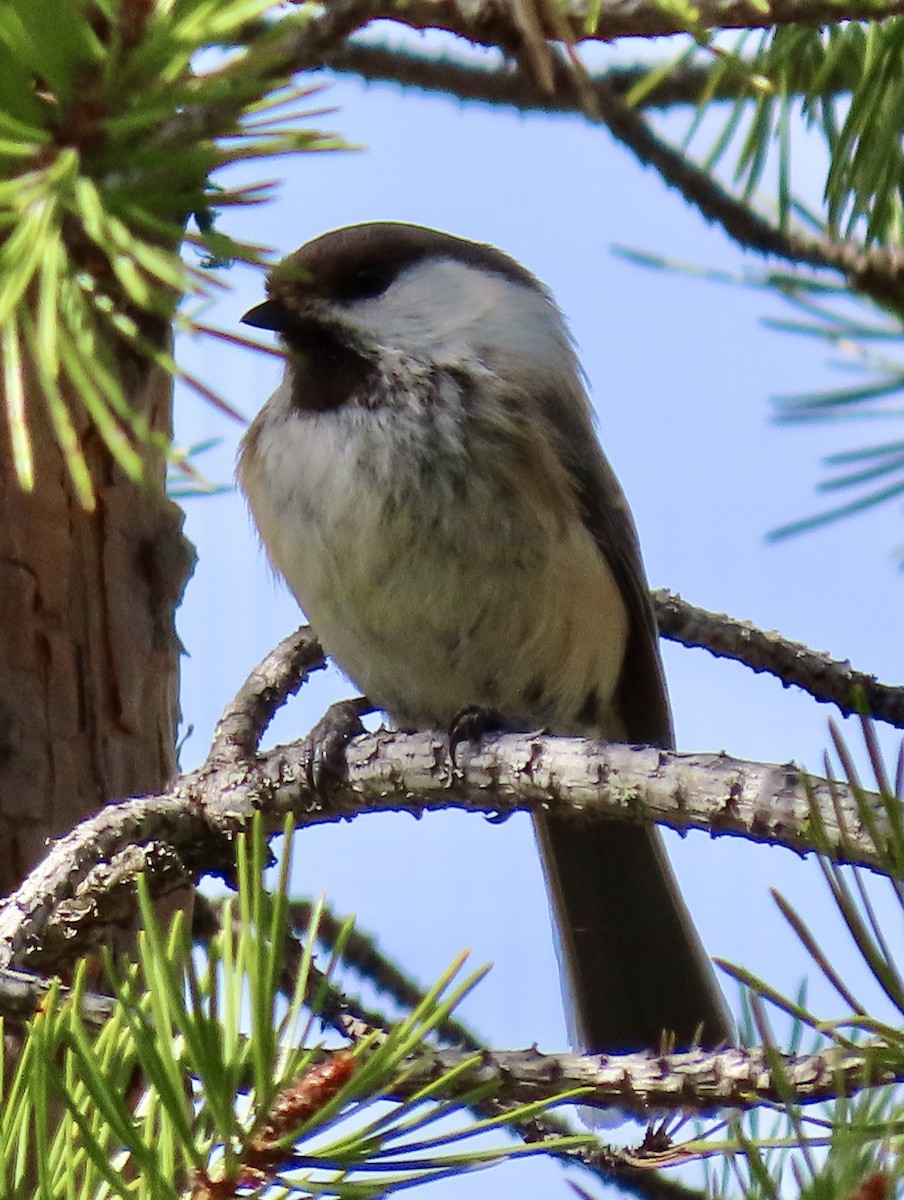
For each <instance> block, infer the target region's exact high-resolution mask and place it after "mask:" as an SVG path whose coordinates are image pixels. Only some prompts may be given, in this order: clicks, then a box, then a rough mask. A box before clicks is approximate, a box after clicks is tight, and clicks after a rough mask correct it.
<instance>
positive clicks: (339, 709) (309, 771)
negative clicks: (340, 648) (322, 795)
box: [304, 696, 374, 792]
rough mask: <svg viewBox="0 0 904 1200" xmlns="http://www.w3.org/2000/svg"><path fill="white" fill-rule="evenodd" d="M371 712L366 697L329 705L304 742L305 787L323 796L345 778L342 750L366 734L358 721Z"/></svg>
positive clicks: (346, 762) (345, 760)
mask: <svg viewBox="0 0 904 1200" xmlns="http://www.w3.org/2000/svg"><path fill="white" fill-rule="evenodd" d="M373 711H374V706H373V705H372V704H371V702H370V701H369V700H368V699H367V697H366V696H358V697H357V698H356V699H355V700H339V701H338V702H337V703H336V704H331V705H330V707H329V708H328V709H327V710H326V712H325V713H324V714H323V716H322V717H321V718H320V720H319V721H318V722H317V724H316V725H315V726H314V728H313V729H312V730H311V732H310V733H309V734H308V736H307V738H306V739H305V741H306V745H305V750H304V770H305V775H306V777H307V781H308V786H309V787H310V788H311V789H312V790H313V791H316V792H324V791H326V790H327V789H328V788H330V787H331V786H332V785H333V784H336V783H341V782H342V781H343V780H344V779H345V778H346V777H347V775H348V760H347V758H346V754H345V752H346V750H347V748H348V744H349V742H350V741H351V740H352V738H355V737H357V736H358V735H359V734H361V733H366V732H367V731H366V730H365V728H364V726H363V725H362V723H361V718H362V717H363V716H366V715H367V713H371V712H373Z"/></svg>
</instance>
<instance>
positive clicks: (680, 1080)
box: [405, 1042, 904, 1117]
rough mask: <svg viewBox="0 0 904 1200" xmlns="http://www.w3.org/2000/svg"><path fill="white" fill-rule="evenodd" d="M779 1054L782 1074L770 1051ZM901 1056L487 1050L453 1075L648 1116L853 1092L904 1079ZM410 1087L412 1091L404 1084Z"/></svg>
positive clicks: (455, 1061) (430, 1063) (846, 1051)
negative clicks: (574, 1096)
mask: <svg viewBox="0 0 904 1200" xmlns="http://www.w3.org/2000/svg"><path fill="white" fill-rule="evenodd" d="M468 1057H469V1052H468V1051H466V1050H446V1049H442V1050H437V1051H429V1052H428V1053H426V1054H424V1055H423V1057H422V1058H420V1060H419V1062H418V1064H417V1065H416V1066H413V1067H412V1068H411V1071H410V1074H406V1079H405V1091H406V1094H413V1093H415V1092H417V1091H418V1089H419V1088H422V1087H425V1086H426V1085H427V1084H429V1083H433V1082H435V1081H436V1080H437V1079H439V1078H441V1076H442V1075H443V1074H444V1073H445V1072H447V1071H449V1070H451V1069H453V1068H455V1067H457V1066H460V1065H461V1064H462V1063H463V1062H464V1061H467V1059H468ZM775 1057H777V1059H778V1062H779V1063H780V1069H781V1075H782V1076H783V1077H779V1076H778V1075H777V1073H776V1070H775V1065H774V1059H775ZM892 1061H895V1062H896V1063H898V1064H899V1061H900V1060H899V1056H897V1055H894V1056H892V1055H891V1054H890V1052H889V1049H888V1047H887V1046H885V1045H884V1043H878V1042H876V1043H872V1044H869V1043H868V1044H866V1045H863V1046H857V1047H853V1048H851V1047H841V1046H832V1047H830V1048H829V1049H827V1050H823V1051H820V1052H819V1053H816V1054H807V1055H780V1054H778V1052H777V1051H774V1050H760V1049H754V1050H748V1049H740V1048H735V1047H729V1048H727V1049H724V1050H717V1051H711V1050H691V1051H688V1052H686V1053H682V1054H649V1053H639V1054H619V1055H600V1054H541V1053H540V1051H539V1050H537V1049H535V1048H532V1049H529V1050H508V1051H490V1050H487V1051H484V1052H483V1053H482V1054H481V1055H480V1058H479V1060H478V1061H476V1062H475V1064H474V1066H473V1067H472V1068H471V1070H470V1071H467V1072H466V1073H464V1074H463V1075H462V1076H460V1077H459V1079H457V1080H456V1087H460V1088H461V1091H462V1092H465V1091H467V1090H468V1089H470V1088H473V1087H479V1086H483V1085H492V1089H493V1096H494V1097H495V1098H496V1099H497V1100H498V1101H499V1102H500V1103H502V1104H526V1103H530V1102H531V1101H533V1100H548V1099H551V1098H552V1097H554V1096H556V1095H558V1094H559V1093H561V1092H564V1091H568V1090H570V1089H572V1088H581V1087H586V1088H588V1089H589V1090H588V1092H587V1094H586V1095H583V1096H581V1097H580V1099H579V1101H577V1103H580V1104H582V1105H583V1104H588V1105H591V1106H593V1107H598V1108H607V1107H613V1106H614V1107H617V1108H619V1109H621V1110H622V1111H624V1112H630V1113H634V1114H635V1115H637V1116H640V1117H648V1116H649V1115H650V1114H651V1112H655V1111H656V1110H657V1109H659V1110H662V1109H669V1110H672V1111H675V1110H684V1111H686V1112H697V1113H700V1114H713V1113H715V1112H717V1111H718V1110H719V1109H722V1108H726V1107H729V1108H737V1109H750V1108H754V1107H756V1106H757V1105H758V1104H762V1103H764V1102H767V1101H768V1102H773V1103H778V1104H783V1103H784V1102H785V1101H786V1100H787V1098H788V1095H789V1093H793V1095H794V1099H795V1102H796V1103H799V1104H815V1103H817V1102H819V1101H823V1100H827V1099H831V1098H832V1097H834V1096H838V1095H846V1096H849V1095H851V1094H852V1093H853V1092H856V1091H859V1090H860V1089H862V1088H864V1087H875V1086H878V1085H882V1084H889V1083H895V1082H898V1081H900V1080H901V1079H902V1078H904V1071H902V1069H901V1067H900V1065H898V1066H896V1067H892V1066H890V1065H887V1064H889V1063H890V1062H892ZM409 1088H410V1089H411V1093H408V1089H409Z"/></svg>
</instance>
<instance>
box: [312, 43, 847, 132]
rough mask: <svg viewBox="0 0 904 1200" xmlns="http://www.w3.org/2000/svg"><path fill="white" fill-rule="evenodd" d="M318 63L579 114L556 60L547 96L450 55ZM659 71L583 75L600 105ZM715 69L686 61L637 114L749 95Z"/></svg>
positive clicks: (338, 58)
mask: <svg viewBox="0 0 904 1200" xmlns="http://www.w3.org/2000/svg"><path fill="white" fill-rule="evenodd" d="M323 65H324V66H325V67H327V68H328V69H329V70H330V71H333V72H336V73H338V74H348V75H356V76H358V77H359V78H360V79H364V80H366V81H368V82H371V83H397V84H399V85H401V86H402V87H409V88H417V89H418V90H420V91H423V92H437V93H440V94H441V95H448V96H455V97H456V98H457V99H459V100H465V101H468V100H471V101H476V102H478V103H481V104H493V105H499V106H501V107H509V108H516V109H518V110H519V111H521V112H546V113H563V114H574V115H584V110H583V108H582V106H581V103H580V100H579V98H578V97H577V96H575V95H574V88H573V85H572V84H571V82H570V75H571V69H570V67H569V66H568V65H567V64H565V63H564V62H563V61H562V59H561V57H560V56H558V55H557V56H556V58H555V60H554V70H555V77H556V86H555V89H554V90H553V91H552V92H551V93H550V92H545V91H544V90H543V89H542V88H540V87H539V85H538V84H537V81H536V79H535V78H534V76H533V75H532V74H531V73H530V72H529V71H526V70H525V69H524V67H523V66H521V65H520V64H519V63H512V64H505V65H502V66H493V67H488V66H485V65H484V64H482V63H476V62H465V61H464V60H462V59H456V58H453V57H450V56H446V57H442V58H436V57H430V56H428V55H424V54H418V53H416V52H415V51H413V50H409V49H402V48H397V47H394V46H388V45H385V46H384V45H374V44H372V43H369V42H367V43H365V42H359V41H354V40H350V41H347V42H345V43H343V44H342V45H340V46H338V47H337V48H336V49H335V50H332V51H330V53H329V55H328V57H327V58H326V60H325V61H324V63H323ZM657 71H658V65H657V66H653V67H651V66H649V65H644V64H640V63H638V64H637V65H636V66H616V67H610V68H609V69H608V70H607V71H604V72H602V73H600V74H593V73H588V76H587V86H588V87H589V89H590V91H591V93H592V94H593V95H594V96H596V97H597V99H599V95H600V93H601V92H603V91H604V90H605V89H611V91H613V92H614V93H615V94H616V95H617V96H622V97H624V96H626V95H627V94H628V93H629V92H630V91H631V89H632V88H634V87H636V86H637V85H638V84H640V83H642V82H643V81H644V80H646V79H647V78H648V77H649V76H650V75H651V74H654V73H656V72H657ZM712 73H713V72H712V65H711V64H710V63H703V62H684V63H681V64H679V65H676V66H675V67H674V68H673V69H672V70H671V71H669V72H668V74H666V75H664V76H663V77H662V78H660V79H658V80H657V81H656V83H655V84H654V85H653V86H652V87H651V88H650V90H649V91H648V92H644V95H643V96H642V98H641V99H640V100H639V101H638V107H639V108H641V109H644V110H646V109H664V108H672V107H674V106H675V105H681V104H690V105H695V104H697V102H698V101H699V99H700V96H701V95H702V93H703V92H704V89H709V88H710V87H712V90H711V91H709V90H707V95H708V96H709V97H710V98H711V99H712V100H716V101H718V100H737V99H739V98H740V97H743V96H746V95H749V94H750V91H751V89H750V77H749V74H747V73H745V72H744V71H743V70H739V71H736V72H726V71H720V72H719V74H718V81H717V82H716V83H715V85H711V79H712ZM849 76H850V72H848V71H845V70H844V69H843V66H842V65H839V66H838V67H836V68H835V69H834V70H829V71H826V72H824V76H821V77H820V79H819V80H818V91H817V92H816V93H815V94H816V95H819V96H838V95H843V94H845V93H848V92H850V90H851V84H852V80H851V79H850V77H849ZM812 83H813V81H812V79H810V78H809V77H808V76H807V74H805V73H804V72H803V71H801V73H800V78H799V79H797V80H793V79H792V81H791V82H790V84H787V83H786V86H788V88H789V94H791V95H795V94H798V93H799V94H801V95H813V94H814V93H813V91H812V86H811V85H812Z"/></svg>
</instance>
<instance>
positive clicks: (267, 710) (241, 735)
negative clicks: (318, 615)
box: [208, 625, 326, 762]
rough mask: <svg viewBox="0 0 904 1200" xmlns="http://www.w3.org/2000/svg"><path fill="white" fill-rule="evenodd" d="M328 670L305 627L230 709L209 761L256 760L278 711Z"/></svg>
mask: <svg viewBox="0 0 904 1200" xmlns="http://www.w3.org/2000/svg"><path fill="white" fill-rule="evenodd" d="M325 666H326V657H325V655H324V653H323V650H322V648H321V646H320V643H319V642H318V641H317V638H316V636H315V635H314V632H313V631H312V629H311V628H310V626H308V625H302V627H301V628H300V629H297V630H296V631H295V632H294V633H291V634H289V636H288V637H286V638H283V640H282V641H281V642H280V643H279V645H278V646H276V647H275V649H273V650H271V651H270V653H269V654H268V655H267V657H266V658H265V659H264V660H263V661H262V662H260V663H258V665H257V666H256V667H255V668H254V670H253V671H252V672H251V674H250V675H249V676H248V678H247V679H246V680H245V682H244V683H243V684H242V686H241V688H240V689H239V691H238V693H237V694H236V696H235V698H234V699H233V700H232V701H231V702H230V703H229V704H228V705H227V707H226V709H225V710H224V712H223V715H222V716H221V717H220V719H219V721H218V722H217V727H216V729H215V730H214V734H213V740H212V742H211V745H210V754H209V755H208V758H209V759H214V760H216V761H218V762H239V761H243V760H245V761H247V760H248V759H250V758H251V757H253V755H254V753H255V751H256V750H257V748H258V746H259V745H260V740H261V737H262V736H263V734H264V732H265V730H266V729H267V726H268V725H269V724H270V722H271V721H272V720H273V717H274V715H275V714H276V712H277V711H278V709H280V708H281V707H282V705H283V704H285V703H286V701H287V700H288V699H289V697H290V696H294V695H295V693H296V692H297V691H298V689H299V688H300V687H301V686H302V685H303V684H304V683H306V682H307V680H308V678H309V677H310V676H311V674H312V673H313V672H314V671H320V670H322V669H323V668H324V667H325Z"/></svg>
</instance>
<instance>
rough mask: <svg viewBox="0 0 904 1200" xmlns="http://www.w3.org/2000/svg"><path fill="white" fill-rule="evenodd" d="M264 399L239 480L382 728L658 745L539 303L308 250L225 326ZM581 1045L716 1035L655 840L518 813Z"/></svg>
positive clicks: (665, 729) (653, 706) (440, 254)
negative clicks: (260, 335) (532, 851)
mask: <svg viewBox="0 0 904 1200" xmlns="http://www.w3.org/2000/svg"><path fill="white" fill-rule="evenodd" d="M243 321H244V323H245V324H247V325H250V326H252V327H255V328H258V329H264V330H272V331H275V332H276V333H277V334H278V336H279V339H280V341H281V344H282V346H283V348H284V351H285V358H286V366H285V372H284V375H283V378H282V380H281V382H280V383H279V386H278V387H277V388H276V391H275V392H274V393H273V395H272V396H271V397H270V398H269V399H268V400H267V401H266V403H265V404H264V405H263V407H262V409H261V410H260V412H259V413H258V415H257V416H256V417H255V418H254V420H253V421H252V422H251V424H250V426H249V428H248V430H247V432H246V434H245V436H244V438H243V440H242V443H241V447H240V450H239V457H238V466H237V476H238V480H239V483H240V485H241V487H242V489H243V491H244V493H245V496H246V499H247V502H248V506H249V508H250V511H251V515H252V518H253V520H254V522H255V524H256V526H257V529H258V531H259V533H260V536H261V539H262V542H263V544H264V547H265V549H266V552H267V554H268V557H269V559H270V562H271V563H272V565H273V567H274V568H275V570H276V572H277V573H278V574H280V575H282V576H283V577H284V578H285V580H286V582H287V583H288V586H289V588H290V589H291V591H292V592H293V593H294V595H295V597H296V599H297V601H298V603H299V605H300V607H301V608H302V609H303V611H304V612H305V614H306V615H307V618H308V619H309V621H310V622H311V624H312V626H313V628H314V630H315V632H316V633H317V635H318V637H319V638H320V640H321V643H322V645H323V647H324V649H325V650H326V652H327V653H328V654H329V655H330V656H331V658H332V659H333V660H334V661H335V662H336V663H337V664H338V665H339V666H340V667H341V668H342V670H343V671H344V672H345V674H346V675H347V676H348V677H349V678H350V680H351V681H353V683H354V684H355V685H357V686H358V687H360V688H361V689H362V690H363V692H364V693H365V694H366V696H367V697H368V699H369V700H370V701H371V702H372V703H373V704H374V705H375V706H376V707H378V708H379V709H381V710H383V711H384V712H386V713H387V714H388V715H389V717H390V718H391V719H392V720H393V721H394V722H395V723H396V724H397V726H398V727H399V728H402V729H409V730H413V729H427V728H434V729H435V728H440V729H445V730H450V729H454V728H456V722H457V721H458V720H459V719H460V718H461V715H462V714H465V713H479V714H486V719H487V724H488V725H489V726H490V727H495V728H497V729H499V730H522V731H532V730H537V729H542V730H544V731H546V732H548V733H549V734H560V735H577V736H584V737H593V738H604V739H608V740H610V741H615V742H627V743H633V744H642V745H646V746H654V747H661V748H662V749H664V750H667V749H670V748H672V747H673V746H674V735H673V727H672V717H671V712H670V706H669V700H668V695H667V691H666V686H665V679H664V674H663V668H662V663H661V660H660V655H659V648H658V645H659V644H658V631H657V627H656V620H655V616H654V612H653V608H652V605H651V600H650V595H649V589H648V585H647V580H646V575H645V571H644V567H643V562H642V559H641V553H640V548H639V542H638V537H637V533H636V530H635V526H634V522H633V519H632V516H631V513H630V510H629V508H628V504H627V501H626V499H625V495H624V493H623V491H622V489H621V487H620V485H619V483H618V480H617V478H616V476H615V474H614V472H613V470H612V467H611V466H610V465H609V462H608V460H607V459H606V457H605V454H604V453H603V450H602V447H601V445H600V442H599V440H598V438H597V436H596V432H595V427H594V421H593V416H592V408H591V404H590V400H589V396H588V392H587V389H586V387H585V384H584V376H583V372H582V369H581V366H580V363H579V360H578V357H577V352H576V349H575V346H574V342H573V339H572V337H571V335H570V332H569V329H568V327H567V324H566V322H565V319H564V316H563V315H562V313H561V311H560V310H559V308H558V307H557V305H556V303H555V301H554V299H553V297H552V294H551V293H550V291H549V290H548V289H547V288H546V287H545V286H544V285H543V284H542V283H541V282H540V281H539V280H538V279H537V278H536V277H535V276H534V275H533V274H532V273H531V272H530V271H529V270H528V269H527V268H525V267H524V266H522V265H521V264H520V263H519V262H517V261H516V260H515V259H514V258H512V257H510V256H509V255H507V254H506V253H504V252H503V251H501V250H498V249H496V248H495V247H493V246H491V245H487V244H484V243H479V242H473V241H469V240H467V239H465V238H461V237H457V236H455V235H453V234H450V233H445V232H442V231H440V230H435V229H429V228H425V227H423V226H419V225H414V224H406V223H402V222H393V221H374V222H368V223H365V224H358V225H351V226H346V227H344V228H340V229H336V230H333V231H331V232H328V233H325V234H323V235H321V236H319V237H317V238H315V239H314V240H312V241H309V242H308V243H306V244H305V245H303V246H302V247H301V249H299V250H297V251H296V252H295V253H293V254H290V255H289V256H288V257H287V258H285V259H283V260H282V261H281V262H279V263H278V264H277V265H276V266H275V267H274V268H273V269H272V271H271V272H270V275H269V277H268V282H267V298H266V299H265V300H264V301H263V302H262V303H260V304H258V305H257V306H255V307H254V308H252V309H250V311H249V312H247V313H246V314H245V316H244V317H243ZM533 819H534V825H535V831H536V838H537V843H538V846H539V851H540V856H541V859H542V863H543V868H544V874H545V878H546V881H547V886H548V890H549V893H550V900H551V908H552V912H553V916H554V922H555V926H556V930H557V938H558V946H559V955H560V961H561V963H562V968H563V974H564V976H565V981H566V984H565V986H566V992H567V997H568V1005H569V1010H570V1015H569V1028H570V1031H571V1036H572V1041H573V1043H574V1045H575V1047H576V1048H579V1049H582V1050H585V1051H595V1052H605V1053H629V1052H633V1051H638V1050H653V1051H657V1052H658V1051H659V1050H661V1049H663V1048H672V1049H681V1048H688V1047H692V1046H698V1045H699V1046H704V1047H715V1046H718V1045H721V1044H723V1043H725V1042H727V1041H730V1040H731V1037H732V1027H731V1020H730V1017H729V1015H728V1012H727V1009H726V1005H725V1000H724V997H723V996H722V993H721V991H720V989H719V986H718V983H717V982H716V979H715V974H714V972H713V968H712V964H711V962H710V960H709V958H708V957H707V955H706V952H705V950H704V948H703V945H702V943H701V941H700V938H699V935H698V933H697V931H696V929H695V927H694V924H693V922H692V919H691V917H690V915H689V912H688V910H687V907H686V905H685V903H684V901H683V898H682V896H681V893H680V891H679V888H678V885H677V883H676V880H675V877H674V875H673V873H672V870H671V867H670V865H669V861H668V858H667V855H666V852H665V849H664V846H663V843H662V840H661V837H660V835H659V833H658V831H657V830H656V829H655V828H654V827H652V826H649V825H643V824H622V823H616V822H613V821H606V822H596V823H592V824H591V823H587V822H580V821H579V820H577V819H576V818H575V817H574V815H573V814H570V813H568V812H566V811H562V812H558V813H557V812H556V811H555V809H554V806H549V807H548V808H547V809H546V810H545V811H543V812H539V813H537V814H536V815H535V816H534V818H533Z"/></svg>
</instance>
